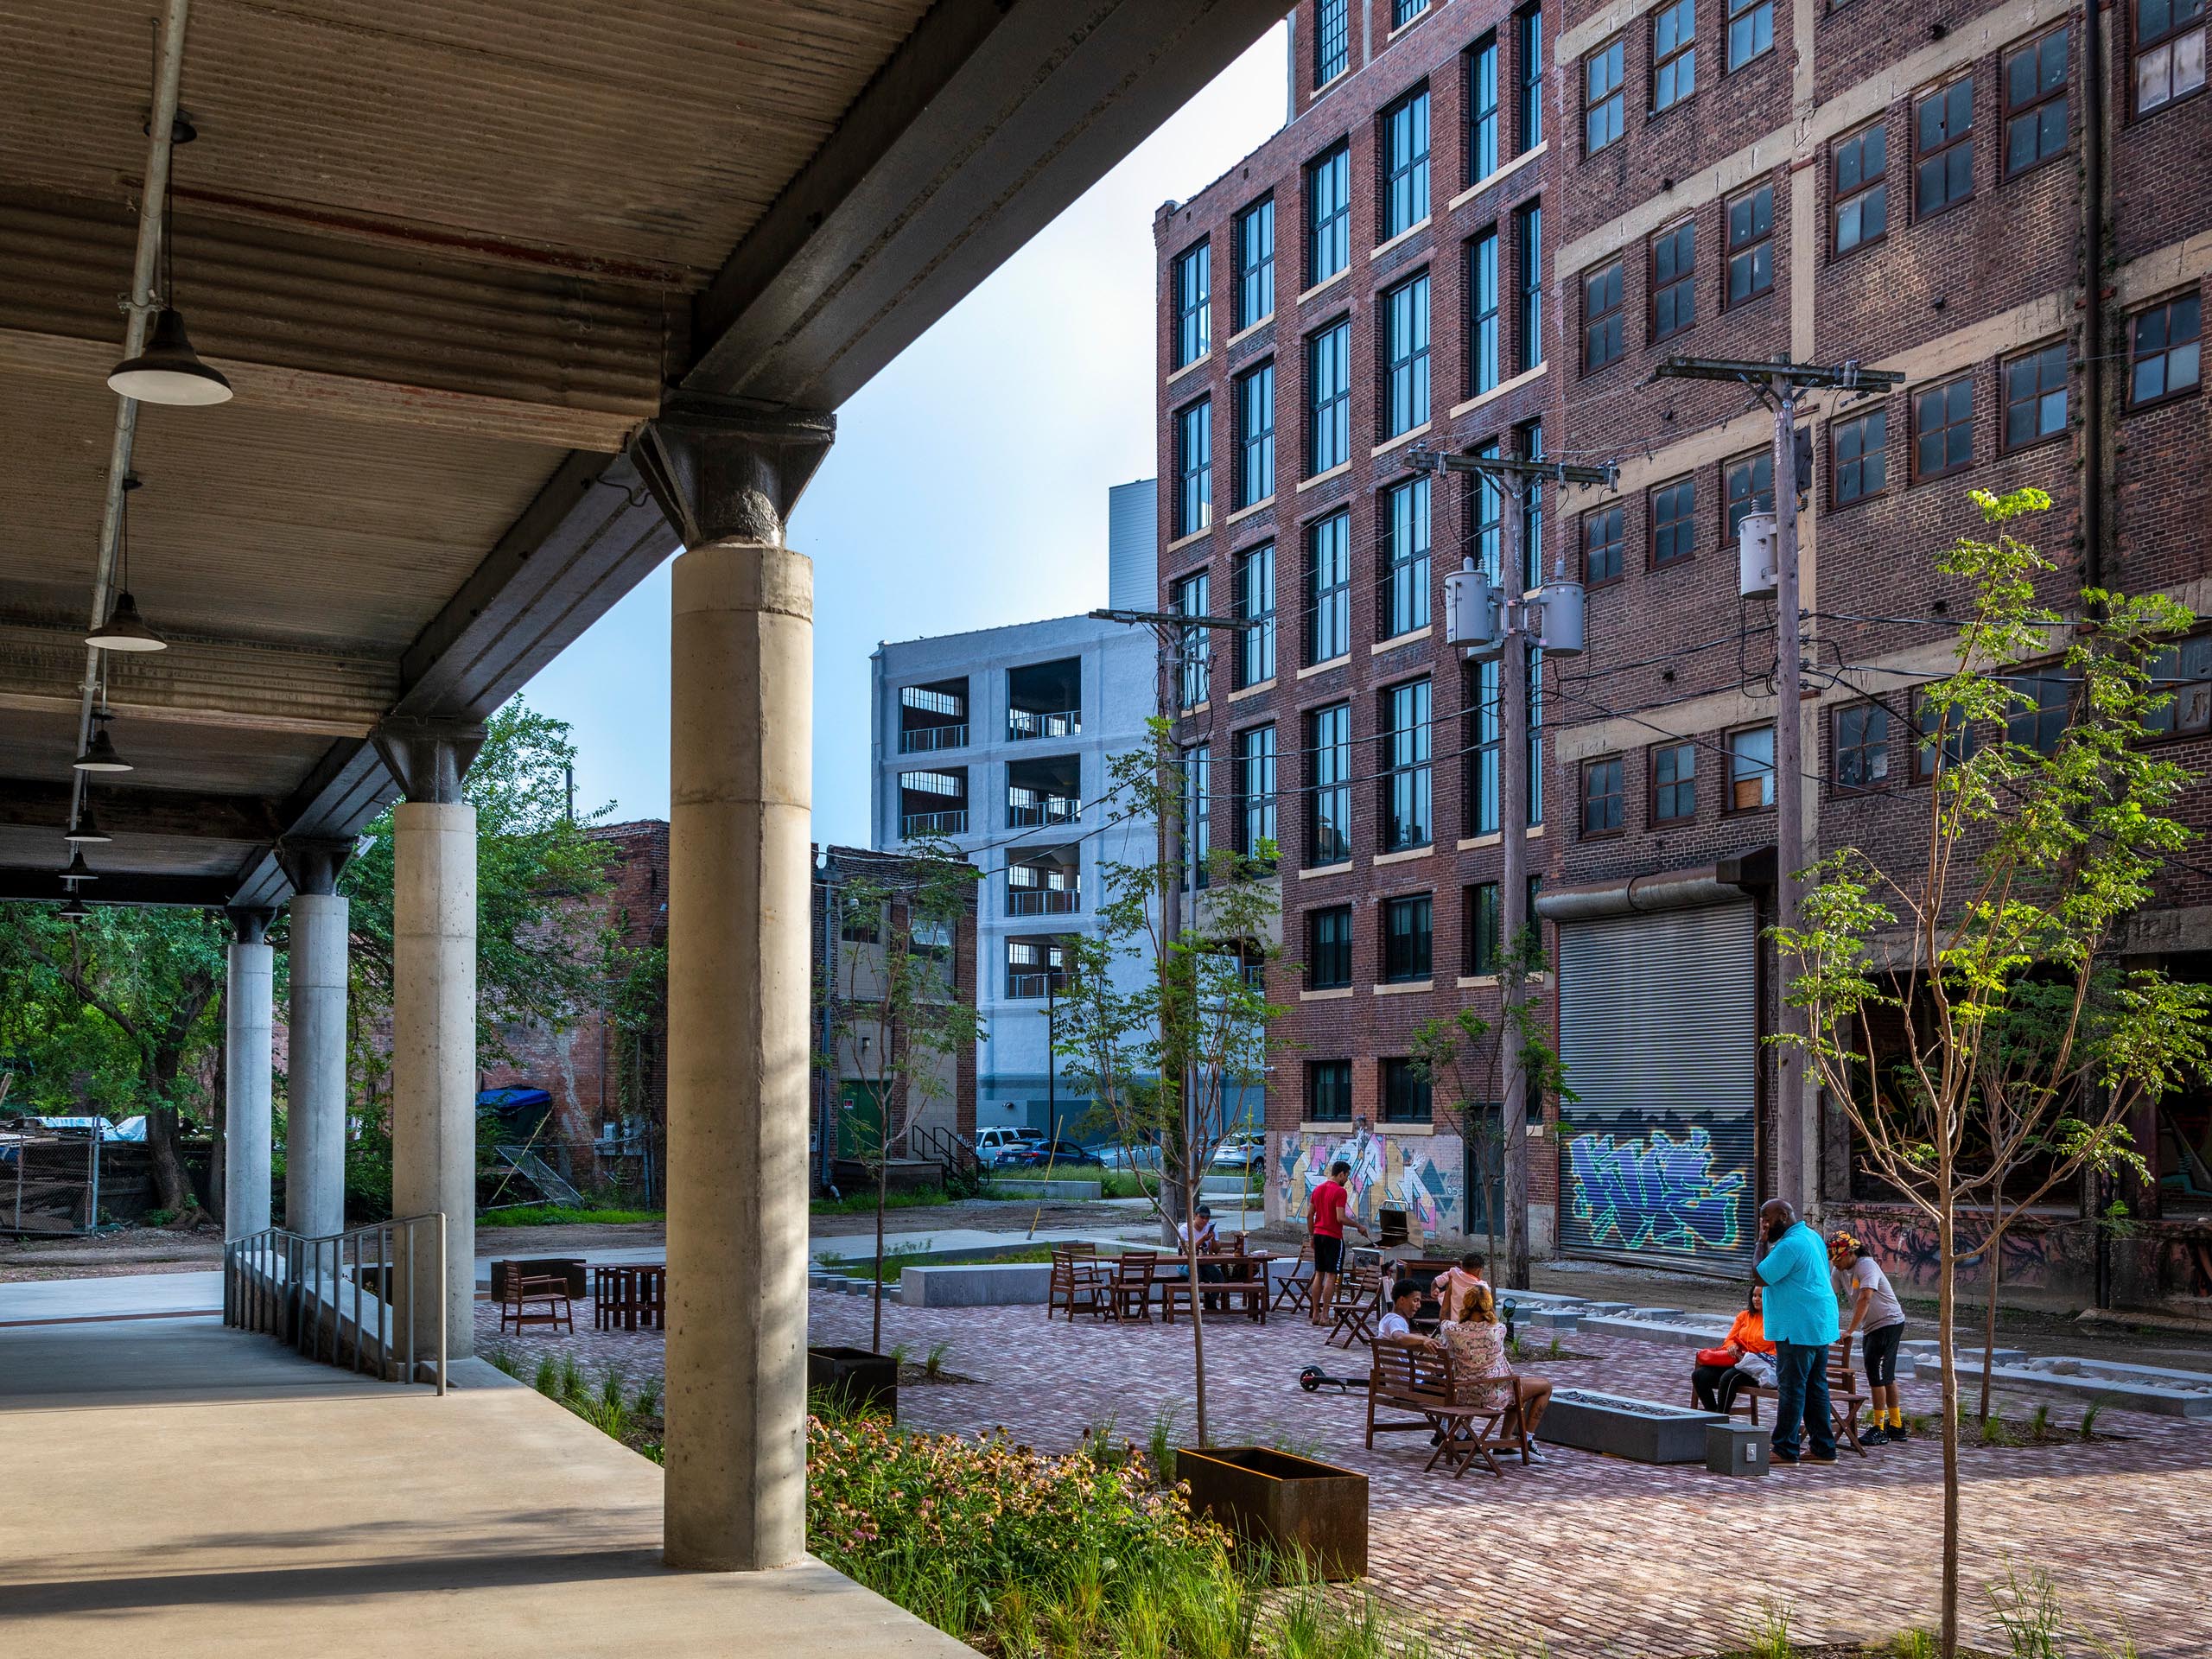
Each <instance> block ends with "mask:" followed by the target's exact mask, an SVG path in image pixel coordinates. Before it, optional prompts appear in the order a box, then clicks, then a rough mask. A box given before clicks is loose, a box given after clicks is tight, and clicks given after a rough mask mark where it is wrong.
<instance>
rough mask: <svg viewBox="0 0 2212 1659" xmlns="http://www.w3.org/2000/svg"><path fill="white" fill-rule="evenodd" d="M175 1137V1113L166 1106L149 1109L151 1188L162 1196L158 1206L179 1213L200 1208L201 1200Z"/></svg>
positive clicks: (147, 1146)
mask: <svg viewBox="0 0 2212 1659" xmlns="http://www.w3.org/2000/svg"><path fill="white" fill-rule="evenodd" d="M176 1140H177V1135H176V1113H175V1111H174V1110H172V1109H169V1108H168V1107H166V1106H156V1107H153V1108H151V1109H149V1110H148V1112H147V1113H146V1154H147V1161H148V1163H149V1164H150V1165H151V1166H152V1168H153V1172H154V1190H155V1192H156V1193H157V1194H158V1195H159V1197H160V1198H161V1208H162V1209H164V1210H167V1211H170V1212H171V1213H172V1214H174V1215H179V1216H182V1215H188V1214H189V1213H190V1212H191V1211H194V1210H195V1209H197V1208H199V1205H200V1200H199V1198H196V1197H195V1196H194V1193H193V1191H192V1177H191V1176H190V1175H189V1174H188V1173H186V1172H185V1167H184V1159H183V1157H182V1155H181V1154H179V1152H178V1151H177V1145H176Z"/></svg>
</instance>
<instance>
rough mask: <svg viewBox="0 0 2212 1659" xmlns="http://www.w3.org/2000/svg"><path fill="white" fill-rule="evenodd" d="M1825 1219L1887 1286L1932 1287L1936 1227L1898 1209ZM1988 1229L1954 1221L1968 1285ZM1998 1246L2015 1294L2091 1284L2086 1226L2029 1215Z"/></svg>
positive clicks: (1980, 1269)
mask: <svg viewBox="0 0 2212 1659" xmlns="http://www.w3.org/2000/svg"><path fill="white" fill-rule="evenodd" d="M1830 1220H1831V1222H1832V1224H1834V1226H1838V1227H1841V1228H1844V1229H1846V1230H1849V1231H1850V1232H1852V1233H1853V1234H1854V1235H1856V1236H1857V1237H1858V1238H1859V1242H1860V1243H1863V1244H1865V1245H1866V1247H1867V1248H1868V1249H1871V1250H1872V1251H1873V1252H1874V1259H1875V1260H1876V1261H1878V1262H1880V1263H1881V1264H1882V1269H1883V1271H1884V1272H1885V1273H1887V1274H1889V1275H1890V1278H1891V1281H1892V1282H1894V1283H1896V1284H1899V1285H1910V1286H1911V1287H1913V1288H1914V1289H1916V1290H1927V1291H1932V1290H1934V1289H1935V1288H1936V1285H1937V1283H1938V1281H1939V1280H1940V1278H1941V1275H1940V1274H1939V1273H1938V1272H1937V1268H1938V1267H1939V1266H1940V1265H1941V1263H1942V1249H1941V1247H1940V1246H1939V1245H1938V1244H1937V1243H1936V1228H1935V1224H1934V1223H1932V1222H1930V1221H1929V1220H1928V1219H1927V1217H1924V1216H1923V1215H1922V1214H1921V1213H1920V1212H1919V1211H1916V1210H1910V1209H1907V1208H1906V1207H1905V1206H1904V1205H1871V1204H1870V1205H1851V1206H1848V1207H1842V1206H1839V1207H1838V1208H1837V1209H1836V1210H1835V1211H1834V1212H1833V1213H1832V1215H1831V1217H1830ZM1987 1228H1988V1222H1987V1220H1986V1217H1981V1216H1978V1215H1976V1214H1975V1213H1974V1211H1965V1212H1963V1213H1962V1214H1961V1216H1960V1217H1959V1230H1958V1245H1959V1272H1960V1274H1961V1277H1962V1278H1963V1279H1965V1280H1967V1281H1969V1282H1971V1281H1979V1280H1980V1278H1981V1277H1982V1276H1983V1275H1986V1274H1987V1273H1988V1271H1989V1264H1988V1260H1987V1251H1988V1248H1989V1247H1988V1241H1987V1239H1986V1237H1985V1236H1984V1235H1985V1233H1986V1231H1987ZM2002 1248H2003V1249H2004V1252H2005V1271H2004V1274H2003V1279H2004V1282H2005V1284H2006V1285H2007V1286H2010V1287H2012V1288H2013V1289H2014V1290H2056V1289H2057V1288H2059V1287H2061V1286H2062V1285H2078V1284H2082V1283H2093V1282H2094V1275H2095V1271H2096V1267H2095V1261H2094V1255H2095V1249H2096V1236H2095V1230H2094V1228H2093V1227H2091V1226H2090V1225H2089V1224H2087V1223H2079V1222H2077V1223H2074V1224H2071V1225H2066V1224H2062V1225H2060V1226H2056V1227H2054V1226H2051V1225H2050V1224H2047V1223H2045V1222H2044V1221H2043V1220H2042V1219H2041V1218H2039V1217H2031V1218H2030V1219H2028V1220H2025V1221H2022V1222H2019V1223H2017V1224H2014V1225H2013V1226H2011V1227H2008V1228H2006V1229H2005V1237H2004V1241H2003V1247H2002ZM2000 1300H2001V1298H2000Z"/></svg>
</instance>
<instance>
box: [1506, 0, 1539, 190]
mask: <svg viewBox="0 0 2212 1659" xmlns="http://www.w3.org/2000/svg"><path fill="white" fill-rule="evenodd" d="M1513 78H1514V82H1515V85H1516V87H1517V89H1518V91H1519V92H1520V97H1519V98H1518V99H1517V100H1516V105H1515V109H1514V122H1515V127H1516V130H1515V133H1514V137H1516V138H1517V139H1519V140H1520V147H1519V149H1518V150H1517V151H1516V154H1526V153H1527V152H1528V151H1529V150H1532V149H1535V147H1536V146H1537V145H1538V144H1541V143H1543V142H1544V14H1543V11H1542V10H1541V8H1540V7H1536V6H1529V7H1528V8H1526V9H1525V10H1521V11H1516V12H1515V13H1514V14H1513Z"/></svg>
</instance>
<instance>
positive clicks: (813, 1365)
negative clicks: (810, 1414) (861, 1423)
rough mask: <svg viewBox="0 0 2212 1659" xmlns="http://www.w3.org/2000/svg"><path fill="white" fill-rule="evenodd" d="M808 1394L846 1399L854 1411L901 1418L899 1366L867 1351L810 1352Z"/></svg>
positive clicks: (887, 1358)
mask: <svg viewBox="0 0 2212 1659" xmlns="http://www.w3.org/2000/svg"><path fill="white" fill-rule="evenodd" d="M806 1391H807V1392H808V1393H809V1394H813V1393H817V1392H820V1393H823V1394H829V1395H843V1396H844V1397H845V1398H846V1399H847V1400H849V1401H850V1402H851V1403H852V1405H853V1408H854V1409H855V1410H861V1411H866V1410H873V1409H879V1408H880V1409H881V1410H883V1411H885V1412H887V1413H888V1414H890V1415H892V1416H893V1417H896V1416H897V1415H898V1414H899V1362H898V1361H897V1360H895V1359H893V1358H892V1357H891V1356H890V1355H888V1354H876V1353H870V1352H869V1351H868V1350H867V1349H865V1348H810V1349H808V1350H807V1351H806Z"/></svg>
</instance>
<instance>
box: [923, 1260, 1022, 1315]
mask: <svg viewBox="0 0 2212 1659" xmlns="http://www.w3.org/2000/svg"><path fill="white" fill-rule="evenodd" d="M899 1284H900V1286H901V1290H900V1300H902V1301H904V1302H905V1303H906V1306H908V1307H1024V1306H1043V1305H1044V1303H1045V1300H1046V1295H1047V1294H1048V1293H1049V1291H1050V1290H1051V1287H1052V1263H1051V1262H974V1263H970V1264H967V1265H963V1266H957V1267H918V1268H907V1269H906V1271H905V1272H904V1273H902V1274H900V1275H899Z"/></svg>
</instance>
